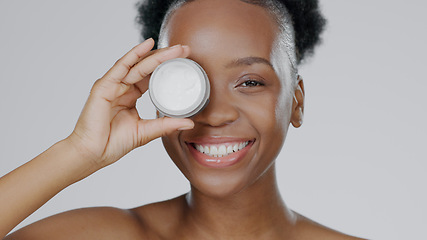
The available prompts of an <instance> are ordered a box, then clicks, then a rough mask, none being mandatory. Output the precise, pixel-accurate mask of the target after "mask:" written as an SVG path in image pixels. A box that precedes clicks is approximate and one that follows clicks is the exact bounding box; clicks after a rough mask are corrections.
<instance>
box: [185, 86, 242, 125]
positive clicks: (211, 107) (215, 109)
mask: <svg viewBox="0 0 427 240" xmlns="http://www.w3.org/2000/svg"><path fill="white" fill-rule="evenodd" d="M213 85H215V84H212V81H211V92H210V96H209V103H208V105H207V106H206V107H205V109H203V110H202V111H201V112H200V113H199V114H197V115H195V116H194V117H193V121H194V122H195V123H200V124H203V125H208V126H212V127H221V126H225V125H228V124H231V123H233V122H234V121H236V120H237V119H238V118H239V111H238V109H237V106H236V105H235V103H234V101H233V99H232V89H231V90H230V89H228V88H227V87H221V86H213Z"/></svg>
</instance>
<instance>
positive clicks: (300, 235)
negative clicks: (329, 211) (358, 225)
mask: <svg viewBox="0 0 427 240" xmlns="http://www.w3.org/2000/svg"><path fill="white" fill-rule="evenodd" d="M295 214H296V215H297V221H296V226H295V227H296V231H295V235H296V236H295V239H328V240H366V239H363V238H357V237H354V236H350V235H346V234H344V233H341V232H338V231H336V230H333V229H331V228H328V227H326V226H323V225H321V224H319V223H317V222H315V221H313V220H311V219H309V218H306V217H304V216H303V215H301V214H299V213H295Z"/></svg>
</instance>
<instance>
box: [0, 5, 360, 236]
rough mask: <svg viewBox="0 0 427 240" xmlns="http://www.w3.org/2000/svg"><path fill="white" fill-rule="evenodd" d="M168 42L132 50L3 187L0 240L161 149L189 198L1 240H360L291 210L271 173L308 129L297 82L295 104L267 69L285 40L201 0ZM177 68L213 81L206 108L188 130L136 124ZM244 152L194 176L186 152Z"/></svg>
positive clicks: (175, 18) (46, 225)
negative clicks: (163, 66) (216, 148)
mask: <svg viewBox="0 0 427 240" xmlns="http://www.w3.org/2000/svg"><path fill="white" fill-rule="evenodd" d="M166 31H167V33H168V34H167V36H168V39H167V41H168V43H169V45H170V46H174V45H175V47H172V48H167V49H162V50H159V51H152V52H150V49H151V48H152V46H153V44H154V43H153V41H152V40H147V41H145V42H144V43H142V44H140V45H138V46H137V47H135V48H134V49H133V50H131V51H130V52H129V53H128V54H126V55H125V56H124V57H123V58H122V59H121V60H119V61H118V62H117V63H116V64H115V65H114V66H113V67H112V68H111V70H110V71H109V72H107V74H106V75H105V76H104V77H102V78H101V79H100V80H98V81H97V82H96V83H95V84H94V87H93V89H92V91H91V94H90V96H89V99H88V101H87V103H86V105H85V107H84V109H83V112H82V114H81V116H80V118H79V120H78V123H77V125H76V128H75V130H74V132H73V133H72V134H71V135H70V136H69V137H68V138H67V139H65V140H63V141H61V142H59V143H58V144H56V145H54V146H53V147H51V148H50V149H48V150H47V151H46V152H44V153H42V154H41V155H40V156H38V157H36V158H35V159H34V160H32V161H30V162H29V163H27V164H25V165H23V166H22V167H20V168H18V169H16V170H15V171H13V172H11V173H10V174H8V175H6V176H5V177H3V178H2V179H1V180H0V192H2V195H0V212H1V213H2V218H1V219H0V234H2V235H0V236H4V235H5V234H7V232H9V231H10V230H11V229H12V228H13V227H14V226H16V225H17V224H18V223H19V222H20V221H22V220H23V219H24V218H25V217H27V216H28V215H29V214H31V213H32V212H34V211H35V210H36V209H37V208H39V207H40V206H42V205H43V204H44V203H45V202H46V201H47V200H48V199H50V198H51V197H53V196H54V195H55V194H56V193H58V192H59V191H61V190H62V189H63V188H65V187H67V186H69V185H71V184H72V183H74V182H76V181H79V180H81V179H83V178H85V177H86V176H89V175H90V174H92V173H94V172H96V171H97V170H99V169H101V168H103V167H105V166H107V165H109V164H112V163H114V162H115V161H117V160H118V159H120V158H121V157H122V156H124V155H125V154H126V153H128V152H129V151H131V150H132V149H134V148H137V147H139V146H142V145H145V144H146V143H148V142H149V141H151V140H153V139H155V138H158V137H163V138H162V139H163V143H164V145H165V148H166V150H167V151H168V153H169V155H170V156H171V158H172V160H173V161H174V163H175V164H176V165H177V166H178V168H179V169H180V170H181V171H182V172H183V173H184V175H185V176H186V177H187V178H188V179H189V180H190V183H191V192H190V193H188V194H186V195H183V196H179V197H177V198H175V199H172V200H168V201H164V202H160V203H154V204H150V205H146V206H142V207H139V208H136V209H130V210H121V209H115V208H89V209H79V210H74V211H70V212H66V213H61V214H58V215H55V216H52V217H50V218H47V219H44V220H41V221H39V222H36V223H34V224H31V225H29V226H27V227H24V228H23V229H21V230H18V231H17V232H15V233H12V234H11V235H10V236H8V237H6V238H5V239H358V238H354V237H350V236H347V235H344V234H342V233H339V232H336V231H334V230H331V229H329V228H326V227H324V226H321V225H319V224H317V223H315V222H313V221H311V220H309V219H307V218H305V217H303V216H301V215H299V214H298V213H296V212H294V211H292V210H290V209H289V208H288V207H287V206H286V205H285V203H284V201H283V200H282V198H281V196H280V193H279V191H278V187H277V184H276V178H275V164H274V161H275V159H276V157H277V154H278V153H279V151H280V149H281V147H282V145H283V143H284V141H285V138H286V133H287V129H288V126H289V124H293V125H294V126H295V127H299V126H300V125H301V124H302V115H303V108H304V86H303V82H302V79H299V82H298V86H297V87H296V89H294V90H293V91H292V92H294V94H293V95H292V94H289V91H287V90H285V89H283V88H282V82H281V80H280V78H279V76H277V74H276V72H275V71H274V69H273V68H272V66H271V63H269V62H270V61H271V59H270V56H271V53H272V51H274V50H275V49H274V45H273V42H274V40H275V38H276V36H277V34H278V28H277V26H276V23H275V22H274V21H273V19H272V18H271V17H270V15H269V14H268V12H266V10H265V9H264V8H262V7H259V6H255V5H251V4H247V3H244V2H241V1H238V0H216V1H210V0H197V1H194V2H191V3H188V4H186V5H184V6H183V7H181V8H180V9H178V10H177V11H176V12H175V13H174V14H173V15H172V18H171V19H170V21H169V23H168V27H167V29H166ZM177 44H180V45H177ZM176 57H188V58H190V59H193V60H195V61H197V62H198V63H199V64H201V66H202V67H203V68H204V69H205V70H206V72H207V74H208V76H209V78H210V81H211V97H210V103H209V105H208V106H207V107H206V108H205V109H204V110H203V111H202V112H201V113H200V114H198V115H196V116H194V117H192V118H191V119H170V118H159V119H156V120H142V119H140V118H139V116H138V114H137V111H136V109H135V102H136V100H137V99H138V98H139V97H140V96H141V95H142V94H143V93H144V92H145V91H146V90H147V84H148V76H149V74H150V73H151V72H152V71H153V70H154V69H155V67H156V66H157V65H158V64H160V63H161V62H163V61H165V60H168V59H172V58H176ZM281 101H285V103H284V104H283V102H281ZM99 123H101V124H99ZM240 140H250V141H251V145H250V146H249V150H248V151H247V153H246V154H245V155H244V156H243V157H241V159H240V160H239V161H238V162H236V163H234V164H233V165H231V166H227V167H223V168H210V167H206V166H203V165H201V164H199V163H198V162H197V161H196V160H195V158H194V155H193V154H192V153H191V151H190V148H191V147H192V143H215V142H222V143H223V142H233V141H240ZM51 169H55V171H50V170H51ZM39 172H45V173H46V174H44V175H43V176H39V174H38V173H39ZM28 178H31V179H33V181H31V182H28V181H27V180H26V179H28ZM16 186H20V188H19V189H18V188H16ZM3 193H6V194H3ZM3 213H4V214H3Z"/></svg>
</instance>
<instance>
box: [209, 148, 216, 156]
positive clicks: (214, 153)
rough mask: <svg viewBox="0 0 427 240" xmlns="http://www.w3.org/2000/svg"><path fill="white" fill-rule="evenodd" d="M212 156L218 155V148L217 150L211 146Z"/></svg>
mask: <svg viewBox="0 0 427 240" xmlns="http://www.w3.org/2000/svg"><path fill="white" fill-rule="evenodd" d="M209 153H210V154H211V155H214V156H215V155H217V154H218V148H216V147H215V146H211V149H210V152H209Z"/></svg>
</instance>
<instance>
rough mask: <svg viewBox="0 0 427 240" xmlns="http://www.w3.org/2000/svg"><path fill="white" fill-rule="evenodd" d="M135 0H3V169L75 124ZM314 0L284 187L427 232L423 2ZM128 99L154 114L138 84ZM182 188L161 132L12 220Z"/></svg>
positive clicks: (383, 226)
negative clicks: (313, 39) (321, 21)
mask: <svg viewBox="0 0 427 240" xmlns="http://www.w3.org/2000/svg"><path fill="white" fill-rule="evenodd" d="M135 3H136V0H121V1H112V0H108V1H106V0H102V1H101V0H96V1H94V0H92V1H83V0H75V1H54V0H40V1H28V0H27V1H12V0H0V176H3V175H4V174H6V173H7V172H10V171H12V170H13V169H14V168H16V167H18V166H20V165H21V164H23V163H25V162H27V161H28V160H30V159H32V158H33V157H35V156H36V155H38V154H39V153H41V152H42V151H44V150H45V149H47V148H48V147H50V146H51V145H52V144H54V143H55V142H57V141H59V140H61V139H63V138H65V137H66V136H67V135H68V134H69V133H71V131H72V129H73V127H74V124H75V122H76V120H77V118H78V116H79V113H80V111H81V109H82V107H83V105H84V103H85V100H86V98H87V96H88V93H89V90H90V88H91V85H92V83H93V82H94V81H95V80H96V79H97V78H99V77H101V76H102V75H103V74H104V73H105V72H106V71H107V70H108V69H109V68H110V67H111V66H112V64H114V62H115V61H116V60H117V59H118V58H119V57H121V56H122V55H123V54H124V53H126V52H127V51H128V50H129V49H131V48H132V47H133V46H134V45H136V44H137V43H138V42H140V37H139V32H138V29H137V27H136V24H135V23H134V18H135V15H136V9H135V7H134V5H135ZM321 4H322V9H323V12H324V14H325V15H326V17H327V18H328V20H329V23H328V29H327V31H326V32H325V34H324V35H323V36H324V43H323V45H322V46H320V47H319V48H318V49H317V53H316V55H315V56H314V57H313V58H312V59H311V60H310V61H309V62H308V63H307V64H305V65H304V66H303V67H302V68H301V69H300V73H301V75H302V76H303V77H304V80H305V87H306V114H305V122H304V124H303V126H302V127H301V128H300V129H291V130H290V133H289V135H288V139H287V142H286V144H285V147H284V148H283V151H282V153H281V154H280V156H279V158H278V159H277V164H278V178H279V184H280V189H281V191H282V194H283V197H284V199H285V201H286V203H287V204H288V205H289V206H290V207H291V208H292V209H294V210H296V211H298V212H300V213H302V214H304V215H306V216H308V217H310V218H312V219H314V220H316V221H318V222H320V223H322V224H324V225H326V226H329V227H332V228H334V229H337V230H340V231H343V232H346V233H349V234H354V235H358V236H361V237H367V238H371V239H377V240H380V239H388V240H392V239H395V240H401V239H427V233H425V231H424V230H423V229H425V227H426V226H427V219H426V217H425V216H426V215H427V207H426V202H427V193H426V191H427V190H426V189H427V187H426V186H427V175H426V170H427V163H426V160H427V154H426V148H427V146H426V135H427V127H426V123H427V113H426V107H427V97H426V92H427V82H426V77H425V70H426V56H427V50H426V49H427V47H426V46H425V44H426V43H427V34H426V31H425V23H426V22H427V16H426V15H425V10H426V9H427V4H426V3H425V2H424V1H419V0H407V1H397V0H396V1H394V0H393V1H390V0H376V1H373V0H359V1H343V0H323V1H321ZM138 107H139V110H140V112H141V115H142V116H143V117H149V118H153V117H154V116H155V115H154V107H153V106H152V105H151V102H150V101H149V98H147V96H144V97H143V98H142V99H141V101H139V103H138ZM40 174H43V173H40ZM28 181H31V179H28ZM16 187H19V186H16ZM188 190H189V186H188V182H187V181H186V179H185V178H184V177H183V176H182V175H181V173H180V172H179V171H178V170H177V168H176V167H175V166H174V165H173V163H172V162H171V161H170V160H169V158H168V156H167V154H166V153H165V151H164V150H163V147H162V145H161V142H160V141H159V140H157V141H155V142H152V143H150V144H149V145H148V146H145V147H143V148H140V149H137V150H135V151H133V152H131V153H130V154H128V155H127V156H125V157H124V158H123V159H122V160H121V161H119V162H117V163H116V164H114V165H112V166H110V167H108V168H106V169H103V170H101V171H99V172H98V173H96V174H94V175H92V176H90V177H88V178H87V179H85V180H83V181H81V182H79V183H77V184H74V185H72V186H71V187H69V188H67V189H65V190H63V191H62V192H61V193H60V194H58V195H57V196H56V197H55V198H53V199H52V200H50V201H49V202H48V203H47V204H46V205H45V206H43V207H42V208H41V209H39V210H38V211H37V212H35V213H34V214H33V215H32V216H30V217H29V218H28V219H27V220H25V221H24V222H23V223H22V224H20V225H19V226H24V225H27V224H29V223H31V222H34V221H36V220H38V219H41V218H44V217H46V216H49V215H52V214H55V213H58V212H62V211H65V210H69V209H74V208H81V207H91V206H115V207H120V208H131V207H135V206H139V205H142V204H146V203H150V202H153V201H159V200H164V199H168V198H172V197H174V196H177V195H179V194H183V193H185V192H186V191H188ZM0 194H2V193H0ZM0 217H1V216H0Z"/></svg>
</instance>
